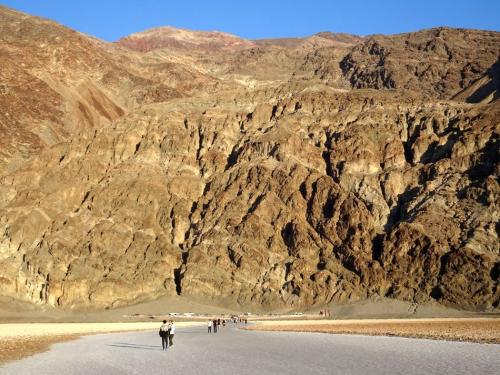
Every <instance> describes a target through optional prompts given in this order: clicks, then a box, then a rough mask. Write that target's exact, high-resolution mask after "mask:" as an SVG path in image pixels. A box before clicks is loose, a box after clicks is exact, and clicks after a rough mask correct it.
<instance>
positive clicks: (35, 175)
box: [0, 7, 500, 311]
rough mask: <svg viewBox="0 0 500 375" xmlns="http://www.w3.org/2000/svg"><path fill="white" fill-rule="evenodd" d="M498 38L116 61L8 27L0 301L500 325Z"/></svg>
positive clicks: (25, 21) (135, 54)
mask: <svg viewBox="0 0 500 375" xmlns="http://www.w3.org/2000/svg"><path fill="white" fill-rule="evenodd" d="M499 56H500V33H499V32H496V31H481V30H467V29H453V28H446V27H442V28H434V29H428V30H421V31H418V32H411V33H404V34H398V35H371V36H366V37H359V36H355V35H349V34H337V33H329V32H322V33H318V34H315V35H313V36H310V37H305V38H285V39H262V40H247V39H243V38H239V37H237V36H235V35H231V34H228V33H222V32H201V31H190V30H183V29H176V28H172V27H161V28H156V29H151V30H147V31H144V32H140V33H136V34H132V35H130V36H127V37H124V38H122V39H120V40H119V41H117V42H115V43H109V42H105V41H102V40H99V39H97V38H94V37H92V36H88V35H84V34H82V33H79V32H77V31H74V30H71V29H68V28H66V27H64V26H62V25H60V24H57V23H55V22H53V21H50V20H46V19H41V18H38V17H33V16H30V15H26V14H23V13H20V12H17V11H14V10H11V9H8V8H5V7H0V66H1V67H2V68H1V69H0V286H1V289H0V295H1V296H4V297H8V298H12V299H16V300H21V301H28V302H30V303H33V304H37V305H41V306H43V305H51V306H55V307H58V308H63V309H74V310H78V309H87V308H93V309H94V308H95V309H104V308H106V309H109V308H115V307H119V306H124V305H129V304H133V303H138V302H142V301H149V300H153V299H156V298H160V297H163V296H177V295H178V296H181V297H186V298H187V299H188V298H199V299H203V300H206V301H209V302H211V303H214V304H224V303H232V304H237V305H239V306H242V307H243V306H245V307H248V306H258V307H259V308H261V309H264V310H269V311H272V310H275V309H292V310H293V309H307V308H313V307H318V306H327V305H330V304H332V303H345V302H352V301H360V300H366V299H369V298H374V297H387V298H393V299H398V300H403V301H409V302H412V303H416V304H420V303H427V302H436V303H439V304H442V305H445V306H452V307H455V308H458V309H465V310H474V311H498V309H499V303H500V290H499V289H498V283H499V278H500V246H499V240H498V235H499V230H500V226H499V213H500V211H499V193H500V186H499V175H500V166H499V161H498V155H499V152H498V151H499V144H498V138H499V129H500V125H499V118H500V117H499V115H500V106H499V100H498V99H499V91H498V87H499V79H500V65H499V64H500V63H499Z"/></svg>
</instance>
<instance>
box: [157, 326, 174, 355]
mask: <svg viewBox="0 0 500 375" xmlns="http://www.w3.org/2000/svg"><path fill="white" fill-rule="evenodd" d="M159 335H160V337H161V346H162V348H163V350H167V349H168V347H169V346H170V347H172V346H174V335H175V324H174V321H173V320H170V321H169V322H167V321H166V320H164V321H163V324H162V325H161V327H160V332H159Z"/></svg>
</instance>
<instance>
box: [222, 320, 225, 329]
mask: <svg viewBox="0 0 500 375" xmlns="http://www.w3.org/2000/svg"><path fill="white" fill-rule="evenodd" d="M225 326H226V319H222V327H225Z"/></svg>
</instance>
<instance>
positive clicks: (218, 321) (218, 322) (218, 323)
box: [217, 319, 220, 328]
mask: <svg viewBox="0 0 500 375" xmlns="http://www.w3.org/2000/svg"><path fill="white" fill-rule="evenodd" d="M217 325H218V326H220V319H217ZM217 328H218V327H217Z"/></svg>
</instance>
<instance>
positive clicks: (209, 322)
mask: <svg viewBox="0 0 500 375" xmlns="http://www.w3.org/2000/svg"><path fill="white" fill-rule="evenodd" d="M208 333H212V319H210V320H209V321H208Z"/></svg>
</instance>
